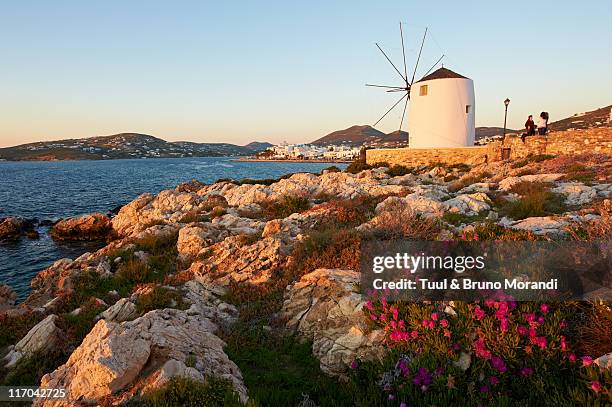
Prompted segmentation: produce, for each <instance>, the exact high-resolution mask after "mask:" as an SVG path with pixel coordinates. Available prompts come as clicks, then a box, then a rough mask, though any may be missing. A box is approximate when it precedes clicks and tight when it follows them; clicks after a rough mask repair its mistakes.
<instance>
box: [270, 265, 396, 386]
mask: <svg viewBox="0 0 612 407" xmlns="http://www.w3.org/2000/svg"><path fill="white" fill-rule="evenodd" d="M358 285H359V273H358V272H355V271H351V270H337V269H318V270H315V271H313V272H312V273H309V274H306V275H304V276H303V277H302V278H301V279H300V280H299V281H297V282H295V283H294V284H292V285H290V286H288V287H287V289H286V291H285V295H284V303H283V308H282V311H281V315H282V316H283V317H284V318H286V320H287V323H286V324H287V327H288V328H289V329H291V330H294V331H295V332H297V334H298V335H299V336H301V337H303V338H305V339H307V340H310V341H312V352H313V354H314V355H315V357H317V358H318V359H319V360H320V365H321V370H323V372H325V373H327V374H330V375H340V376H342V375H343V374H344V373H345V372H346V371H347V369H348V368H349V366H350V365H351V363H352V362H353V361H354V360H356V359H360V360H373V359H378V358H380V357H382V356H383V354H384V346H383V344H382V341H383V338H384V332H383V331H381V330H375V331H372V330H370V329H369V328H368V324H367V319H366V316H365V314H364V313H363V306H364V304H365V301H364V298H363V297H362V295H361V294H360V293H359V290H358Z"/></svg>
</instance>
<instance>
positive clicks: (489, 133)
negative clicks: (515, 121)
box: [476, 127, 517, 140]
mask: <svg viewBox="0 0 612 407" xmlns="http://www.w3.org/2000/svg"><path fill="white" fill-rule="evenodd" d="M516 132H517V130H512V129H506V134H509V133H516ZM503 134H504V128H503V127H476V140H480V139H481V138H484V137H493V136H501V135H503Z"/></svg>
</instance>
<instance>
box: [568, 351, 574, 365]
mask: <svg viewBox="0 0 612 407" xmlns="http://www.w3.org/2000/svg"><path fill="white" fill-rule="evenodd" d="M567 358H568V359H569V361H570V362H572V363H573V362H575V361H576V355H575V354H573V353H570V354H569V356H568V357H567Z"/></svg>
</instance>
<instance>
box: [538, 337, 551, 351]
mask: <svg viewBox="0 0 612 407" xmlns="http://www.w3.org/2000/svg"><path fill="white" fill-rule="evenodd" d="M535 343H536V345H538V346H539V347H540V349H546V345H547V344H548V342H547V341H546V338H545V337H543V336H538V337H537V338H535Z"/></svg>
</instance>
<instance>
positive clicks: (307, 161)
mask: <svg viewBox="0 0 612 407" xmlns="http://www.w3.org/2000/svg"><path fill="white" fill-rule="evenodd" d="M230 161H239V162H266V163H330V164H350V163H352V162H353V160H312V159H309V160H282V159H275V160H266V159H264V158H245V157H242V158H236V159H232V160H230Z"/></svg>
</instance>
